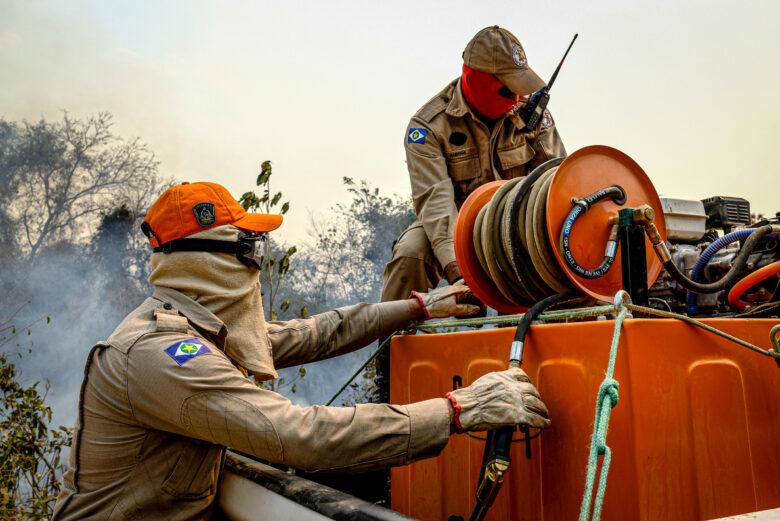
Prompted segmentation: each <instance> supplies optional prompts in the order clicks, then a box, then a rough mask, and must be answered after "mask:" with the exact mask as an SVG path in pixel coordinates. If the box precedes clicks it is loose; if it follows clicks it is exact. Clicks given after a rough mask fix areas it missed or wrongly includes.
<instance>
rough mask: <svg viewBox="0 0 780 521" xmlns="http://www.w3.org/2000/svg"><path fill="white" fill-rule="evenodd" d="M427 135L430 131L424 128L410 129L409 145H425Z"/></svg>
mask: <svg viewBox="0 0 780 521" xmlns="http://www.w3.org/2000/svg"><path fill="white" fill-rule="evenodd" d="M427 133H428V131H427V130H425V129H424V128H410V129H409V139H408V140H407V143H419V144H421V145H422V144H423V143H425V135H426V134H427Z"/></svg>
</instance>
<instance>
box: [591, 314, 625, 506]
mask: <svg viewBox="0 0 780 521" xmlns="http://www.w3.org/2000/svg"><path fill="white" fill-rule="evenodd" d="M627 313H628V309H627V307H621V309H620V312H619V313H618V316H617V318H616V319H615V332H614V333H613V335H612V347H611V348H610V350H609V365H608V367H607V374H606V376H605V377H604V381H603V382H601V386H600V387H599V395H598V398H597V399H596V419H595V422H594V424H593V435H592V436H591V439H590V455H589V456H588V470H587V474H586V475H585V494H584V495H583V497H582V505H581V506H580V518H579V520H580V521H587V520H588V519H601V506H602V504H603V503H604V493H605V492H606V490H607V475H608V474H609V464H610V462H611V461H612V451H611V450H610V448H609V447H608V446H607V431H608V430H609V416H610V414H611V412H612V408H613V407H615V406H616V405H617V403H618V382H617V380H615V379H614V378H612V374H613V373H614V372H615V359H616V358H617V348H618V343H619V341H620V329H621V327H622V325H623V319H624V318H625V317H626V314H627ZM601 455H603V456H604V459H603V460H602V463H601V472H600V473H599V484H598V488H597V490H596V499H595V501H594V502H593V516H592V517H591V516H590V504H591V498H592V497H593V483H594V482H595V480H596V472H597V471H598V467H599V464H598V458H599V456H601Z"/></svg>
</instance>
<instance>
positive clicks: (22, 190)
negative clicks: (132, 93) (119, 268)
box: [0, 113, 164, 262]
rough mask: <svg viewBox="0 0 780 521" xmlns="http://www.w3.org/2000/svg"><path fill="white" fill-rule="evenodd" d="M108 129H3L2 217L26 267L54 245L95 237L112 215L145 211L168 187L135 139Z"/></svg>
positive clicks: (98, 124)
mask: <svg viewBox="0 0 780 521" xmlns="http://www.w3.org/2000/svg"><path fill="white" fill-rule="evenodd" d="M111 126H112V122H111V116H110V115H109V114H107V113H100V114H98V115H96V116H92V117H88V118H87V119H85V120H78V119H73V118H71V117H70V116H68V114H67V113H66V114H64V115H63V118H62V121H60V122H56V123H50V122H47V121H45V120H41V121H39V122H37V123H29V122H27V121H24V122H22V123H21V124H8V123H4V122H3V126H0V178H2V179H3V180H4V181H6V185H5V186H6V188H5V189H6V190H7V191H9V193H7V194H4V195H5V196H6V199H5V200H6V201H9V205H8V208H7V209H6V210H5V216H4V217H5V218H6V219H7V220H9V221H10V223H7V224H11V225H12V226H13V229H14V230H15V231H16V233H17V237H16V238H15V239H16V243H17V244H18V246H19V248H20V249H21V250H22V252H23V255H24V256H25V258H26V260H27V261H28V262H29V261H31V260H33V259H34V258H35V257H36V255H37V254H38V253H39V252H40V250H41V248H42V247H43V246H45V245H46V244H48V243H51V242H52V241H55V240H67V241H69V242H80V241H83V240H85V239H87V238H89V237H91V236H92V234H93V232H94V230H95V228H96V226H97V223H98V222H99V219H98V217H99V216H100V215H101V214H103V215H105V214H108V213H110V212H111V210H112V209H114V208H117V207H119V206H121V205H123V204H124V205H125V206H126V207H128V208H130V209H132V210H133V211H139V210H141V208H140V205H143V204H146V203H147V202H148V200H149V199H150V195H151V194H155V193H159V191H160V190H161V187H163V186H164V183H162V182H161V181H160V180H159V177H158V174H157V166H158V162H157V160H156V159H155V157H154V154H153V153H151V152H150V151H149V150H148V149H147V147H146V146H145V145H144V144H142V143H141V142H140V141H139V139H137V138H133V139H129V140H122V139H120V138H118V137H116V136H115V135H114V134H112V132H111Z"/></svg>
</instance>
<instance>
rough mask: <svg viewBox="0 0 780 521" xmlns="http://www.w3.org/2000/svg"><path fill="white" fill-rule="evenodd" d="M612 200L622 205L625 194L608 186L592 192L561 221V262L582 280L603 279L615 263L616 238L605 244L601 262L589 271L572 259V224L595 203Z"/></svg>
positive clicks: (624, 200) (618, 187)
mask: <svg viewBox="0 0 780 521" xmlns="http://www.w3.org/2000/svg"><path fill="white" fill-rule="evenodd" d="M607 197H610V198H612V200H613V201H614V202H615V204H618V205H622V204H624V203H625V202H626V192H625V190H623V188H622V187H620V186H617V185H615V186H610V187H609V188H604V189H602V190H599V191H598V192H594V193H592V194H590V195H589V196H587V197H586V198H585V199H580V200H578V201H576V202H575V204H574V208H572V209H571V211H570V212H569V214H568V215H567V216H566V219H565V220H564V221H563V226H562V227H561V234H560V239H559V242H560V246H561V251H562V253H563V260H564V261H566V265H567V266H569V268H571V269H572V271H574V272H575V273H576V274H577V275H579V276H580V277H582V278H584V279H597V278H600V277H603V276H604V275H605V274H606V273H607V271H609V269H610V268H611V267H612V264H613V263H614V262H615V255H616V254H617V236H615V237H610V240H609V241H608V242H607V249H606V251H605V252H604V259H603V260H602V261H601V264H599V266H598V267H596V268H593V269H590V268H585V267H583V266H581V265H580V264H579V263H578V262H577V260H576V259H575V258H574V254H573V253H572V252H571V241H570V235H571V232H572V229H573V228H574V222H575V221H576V220H577V219H578V218H579V217H580V216H581V215H583V214H584V213H585V212H587V211H588V209H589V208H590V207H591V206H592V205H594V204H595V203H597V202H599V201H601V200H602V199H606V198H607ZM616 232H617V230H616V229H614V230H613V233H612V235H616Z"/></svg>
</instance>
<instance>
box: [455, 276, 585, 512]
mask: <svg viewBox="0 0 780 521" xmlns="http://www.w3.org/2000/svg"><path fill="white" fill-rule="evenodd" d="M581 297H582V293H580V292H579V291H570V292H567V293H558V294H556V295H552V296H550V297H547V298H545V299H543V300H541V301H539V302H537V303H536V304H534V305H533V306H532V307H531V308H530V309H529V310H528V311H526V312H525V314H524V315H523V318H522V320H521V321H520V323H519V324H518V325H517V330H516V331H515V338H514V340H513V341H512V349H511V351H510V353H509V367H510V368H512V367H520V366H521V365H522V364H523V352H524V348H523V345H524V342H525V336H526V334H527V333H528V330H529V329H530V327H531V323H532V322H533V321H534V320H536V319H537V318H539V315H541V314H542V313H543V312H544V310H546V309H547V308H549V307H552V306H554V305H556V304H561V303H563V302H568V301H571V300H575V299H579V298H581ZM514 431H515V427H501V428H500V429H496V430H492V431H489V432H488V433H487V437H486V441H485V452H484V453H483V456H482V469H481V470H480V473H479V481H478V485H477V492H476V494H475V495H476V499H477V502H476V504H475V505H474V510H472V511H471V516H470V517H469V521H482V519H484V517H485V515H486V514H487V512H488V510H489V509H490V507H491V505H492V504H493V501H494V500H495V498H496V496H497V495H498V491H499V489H500V488H501V484H502V483H503V482H504V474H506V472H507V471H508V470H509V464H510V463H511V458H510V456H509V450H510V447H511V446H512V434H513V433H514ZM526 437H528V433H527V432H526Z"/></svg>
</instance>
